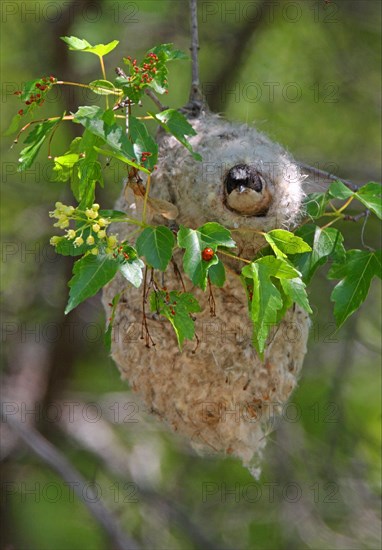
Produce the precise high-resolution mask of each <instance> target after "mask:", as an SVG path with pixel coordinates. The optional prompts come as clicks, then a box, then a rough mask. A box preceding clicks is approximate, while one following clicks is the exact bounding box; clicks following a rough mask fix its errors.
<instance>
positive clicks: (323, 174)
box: [298, 162, 359, 191]
mask: <svg viewBox="0 0 382 550" xmlns="http://www.w3.org/2000/svg"><path fill="white" fill-rule="evenodd" d="M298 164H299V166H300V167H301V168H303V169H304V170H307V171H308V172H310V173H311V174H315V175H317V176H321V177H323V178H327V179H330V180H332V181H340V182H341V183H343V184H344V185H346V187H348V188H349V189H351V190H352V191H358V189H359V187H358V186H357V185H355V183H353V182H352V181H349V180H344V179H342V178H339V177H338V176H336V175H334V174H331V173H330V172H326V171H325V170H320V169H319V168H315V167H314V166H309V164H305V163H303V162H299V163H298Z"/></svg>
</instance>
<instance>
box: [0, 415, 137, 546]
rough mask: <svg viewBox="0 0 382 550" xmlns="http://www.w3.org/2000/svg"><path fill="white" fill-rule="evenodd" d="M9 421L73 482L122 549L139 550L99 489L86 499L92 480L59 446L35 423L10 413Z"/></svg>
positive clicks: (66, 478)
mask: <svg viewBox="0 0 382 550" xmlns="http://www.w3.org/2000/svg"><path fill="white" fill-rule="evenodd" d="M6 420H7V423H8V424H9V425H10V427H11V428H12V430H13V431H14V432H15V433H16V434H17V435H18V436H19V437H20V439H22V440H23V441H24V443H25V444H26V445H27V446H28V447H29V448H30V449H31V450H32V451H33V452H34V453H35V454H36V455H37V456H38V457H40V458H41V460H43V462H45V463H46V464H48V465H49V466H50V467H51V468H52V469H53V470H54V471H56V472H57V473H58V474H59V475H60V476H61V477H62V478H63V479H64V480H65V481H66V482H67V483H70V484H71V486H72V487H73V489H74V491H75V492H76V493H77V496H78V498H79V499H80V500H82V502H83V503H84V504H85V506H87V507H88V509H89V511H90V512H91V513H92V515H93V516H94V517H95V519H96V520H97V521H98V522H99V523H100V524H101V525H102V527H103V528H104V529H105V531H106V532H107V533H108V534H109V535H110V537H111V539H112V541H113V543H114V544H115V545H116V547H117V548H118V550H139V548H140V546H139V545H138V544H137V542H136V541H135V540H133V539H132V538H130V537H129V536H128V535H126V534H125V533H123V531H122V530H121V529H120V527H119V526H118V524H117V522H116V520H115V518H114V516H113V515H112V514H111V512H110V511H109V510H108V509H107V508H106V507H105V505H104V504H103V503H102V502H101V501H100V500H99V496H98V495H97V494H96V493H95V492H94V494H92V496H91V498H86V499H85V498H84V492H83V489H84V487H85V486H86V494H87V495H89V491H90V492H92V491H91V488H90V487H89V484H88V482H87V481H86V479H85V478H84V477H83V476H82V475H81V474H80V473H79V472H77V470H76V469H75V468H74V467H73V466H72V465H71V464H70V462H69V461H68V460H67V458H66V457H65V456H63V455H62V454H61V453H60V452H59V451H58V449H56V447H54V446H53V445H52V444H51V443H50V442H49V441H47V440H46V439H45V438H44V437H43V436H42V435H41V434H40V433H39V432H38V431H37V430H35V429H34V428H32V427H31V426H24V425H23V424H22V423H21V422H19V421H18V420H15V419H14V418H12V417H11V416H8V417H7V419H6Z"/></svg>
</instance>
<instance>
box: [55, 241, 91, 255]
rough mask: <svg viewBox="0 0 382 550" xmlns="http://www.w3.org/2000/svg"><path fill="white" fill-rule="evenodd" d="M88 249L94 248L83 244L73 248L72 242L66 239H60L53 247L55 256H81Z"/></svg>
mask: <svg viewBox="0 0 382 550" xmlns="http://www.w3.org/2000/svg"><path fill="white" fill-rule="evenodd" d="M85 240H86V239H84V241H85ZM90 248H94V245H93V246H89V245H87V244H86V242H84V243H83V244H82V245H81V246H74V244H73V241H70V240H69V239H67V238H66V237H62V239H60V241H59V242H58V243H57V245H56V246H55V250H56V252H57V254H61V255H62V256H82V255H83V254H85V252H87V251H88V250H89V249H90Z"/></svg>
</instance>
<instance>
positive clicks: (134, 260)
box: [118, 244, 145, 288]
mask: <svg viewBox="0 0 382 550" xmlns="http://www.w3.org/2000/svg"><path fill="white" fill-rule="evenodd" d="M122 247H123V249H122V252H123V254H124V255H123V256H122V255H121V254H120V255H119V256H118V257H119V258H120V257H122V258H123V260H122V261H121V260H120V263H119V267H118V269H119V271H120V272H121V273H122V275H123V276H124V277H125V279H126V280H127V281H129V283H131V284H132V285H134V286H135V287H136V288H139V287H140V286H141V284H142V280H143V273H142V269H143V268H144V267H145V264H144V263H143V262H142V260H140V259H139V258H138V255H137V252H136V250H134V248H133V247H132V246H129V245H127V244H123V245H122Z"/></svg>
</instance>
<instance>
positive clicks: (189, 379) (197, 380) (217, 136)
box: [103, 111, 309, 468]
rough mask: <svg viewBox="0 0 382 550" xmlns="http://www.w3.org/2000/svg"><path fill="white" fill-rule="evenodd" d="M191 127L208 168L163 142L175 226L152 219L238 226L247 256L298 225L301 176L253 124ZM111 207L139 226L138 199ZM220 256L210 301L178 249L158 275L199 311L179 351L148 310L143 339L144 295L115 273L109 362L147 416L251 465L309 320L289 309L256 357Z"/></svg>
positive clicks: (199, 445)
mask: <svg viewBox="0 0 382 550" xmlns="http://www.w3.org/2000/svg"><path fill="white" fill-rule="evenodd" d="M190 122H191V123H192V125H193V127H194V129H195V130H196V132H197V135H196V136H194V137H192V138H191V139H190V143H191V145H192V147H193V149H194V151H196V152H198V153H200V154H201V156H202V158H203V161H202V162H198V161H196V160H195V159H194V158H193V156H192V155H191V154H190V153H189V151H188V150H187V149H186V148H184V147H183V146H182V145H181V144H180V143H179V142H178V141H177V140H176V139H175V138H174V137H172V136H170V135H167V134H166V135H163V134H161V135H160V137H159V144H160V149H159V162H158V169H157V170H156V171H155V173H154V175H153V177H152V180H151V192H150V197H153V198H155V199H157V200H158V201H159V203H160V204H162V201H163V204H168V203H171V205H172V206H170V208H169V211H170V212H168V213H167V214H166V212H164V211H162V215H164V216H165V217H167V218H174V217H175V218H176V219H175V220H172V221H166V219H165V218H164V217H163V216H162V215H160V214H158V212H155V211H154V210H153V211H152V212H151V221H150V223H152V224H155V223H158V224H160V225H163V224H166V223H168V224H169V225H170V227H171V228H173V229H174V230H176V227H177V224H178V225H180V224H182V225H185V226H188V227H192V228H196V227H199V226H200V225H202V224H204V223H206V222H208V221H216V222H219V223H220V224H222V225H224V226H226V227H227V228H229V229H231V230H233V231H232V237H233V238H234V240H235V241H236V243H237V249H236V250H235V253H236V254H237V255H238V256H241V257H242V258H246V259H249V260H252V259H253V258H254V256H255V254H256V252H257V251H258V250H259V249H260V248H261V247H262V246H264V239H263V238H262V237H261V236H260V235H259V234H258V233H256V231H259V230H260V231H269V230H271V229H275V228H291V227H293V226H294V225H295V224H296V222H297V220H298V218H299V216H300V210H301V201H302V198H303V191H302V181H303V180H304V176H302V175H301V173H300V170H299V168H298V166H297V164H296V163H295V162H294V161H293V160H292V159H291V157H290V156H289V155H288V153H287V152H286V151H285V150H283V149H282V148H281V147H280V146H279V145H278V144H276V143H274V142H272V141H270V140H269V139H268V138H267V137H266V136H264V135H263V134H261V133H260V132H258V131H257V130H256V129H255V128H253V127H250V126H247V125H244V124H235V123H230V122H227V121H225V120H223V119H222V118H220V117H218V116H216V115H213V114H210V113H208V112H204V111H202V112H200V113H199V116H197V117H196V118H194V119H191V120H190ZM165 201H166V202H165ZM116 208H117V209H118V210H123V211H125V212H127V213H128V215H129V216H130V217H137V218H138V219H139V218H140V216H139V213H140V208H141V205H140V201H139V200H137V197H136V196H134V194H133V193H129V192H126V190H125V191H124V192H123V193H122V195H121V197H120V199H119V200H118V202H117V205H116ZM164 210H165V209H164ZM116 225H118V227H117V228H115V229H117V231H118V233H119V238H120V240H123V239H129V240H130V242H132V243H133V242H134V235H132V236H131V237H130V234H133V233H134V231H135V230H136V227H134V226H128V227H126V224H116ZM221 260H222V261H223V262H224V264H225V266H226V272H227V280H226V283H225V285H224V287H223V288H213V291H212V293H211V292H208V291H207V292H203V291H202V290H201V289H199V288H195V287H193V285H192V283H190V281H189V280H188V279H187V277H186V276H184V275H183V273H182V252H181V251H180V250H177V251H176V252H175V254H174V257H173V261H172V263H170V265H169V267H168V269H167V271H166V272H165V273H164V274H163V275H162V274H161V273H159V272H158V274H157V276H158V278H159V279H160V284H161V285H162V287H165V288H166V289H167V290H168V292H170V291H171V290H182V285H183V284H184V285H185V287H186V290H187V291H188V292H192V293H193V294H194V295H195V297H196V298H197V299H198V301H199V303H200V305H201V308H202V311H201V313H198V314H197V317H196V323H195V330H196V334H197V339H196V341H192V342H191V341H185V343H184V346H183V349H182V351H180V350H179V347H178V343H177V339H176V336H175V333H174V331H173V328H172V327H171V325H170V323H169V322H168V321H167V320H166V319H165V318H164V317H160V316H158V315H157V314H156V313H150V312H147V311H146V323H147V327H146V329H145V332H144V334H143V336H144V338H143V339H142V317H143V311H142V310H143V303H142V289H136V288H133V287H132V286H126V281H125V280H124V279H123V278H122V277H121V276H119V275H118V276H117V277H116V278H115V279H114V280H113V281H112V282H111V283H110V284H109V285H108V286H107V287H106V288H105V290H104V296H103V300H104V305H105V309H106V310H107V314H108V316H109V315H110V306H109V305H108V304H109V303H110V302H111V300H112V299H113V297H114V296H115V295H116V294H117V293H121V292H122V294H121V298H120V302H119V304H118V307H117V309H116V314H115V319H114V323H113V335H112V357H113V359H114V361H115V362H116V364H117V365H118V368H119V369H120V371H121V374H122V377H123V378H124V379H126V380H128V382H129V384H130V386H131V388H132V389H133V390H134V391H135V392H137V393H138V394H139V395H140V396H141V398H142V400H143V402H144V403H145V405H146V407H147V409H148V410H149V411H150V412H151V413H152V414H153V415H155V416H156V417H158V418H159V419H160V420H162V421H164V422H166V423H167V424H168V425H169V426H170V427H171V428H172V429H173V430H174V431H176V432H178V433H179V434H182V435H183V436H185V437H186V438H187V439H188V440H190V441H191V443H192V445H193V446H194V447H195V448H196V449H197V450H198V451H200V452H201V453H203V454H205V453H225V454H228V455H233V456H237V457H239V458H240V459H241V460H242V461H243V463H244V464H245V465H246V466H248V467H250V468H254V467H255V465H256V464H257V462H258V459H259V457H260V456H261V451H262V449H263V448H264V445H265V437H264V434H265V433H266V432H267V430H268V429H269V423H270V422H272V419H273V418H274V417H275V415H277V414H280V412H281V411H282V407H283V405H284V404H285V403H286V402H287V400H288V398H289V397H290V395H291V393H292V391H293V389H294V388H295V386H296V383H297V379H298V376H299V373H300V370H301V367H302V363H303V359H304V355H305V353H306V342H307V337H308V328H309V320H308V316H307V314H306V312H304V311H303V310H301V309H300V308H299V307H298V306H297V305H294V306H293V307H292V308H291V309H289V310H288V311H287V312H286V315H285V317H284V319H283V320H282V321H281V322H280V324H279V325H278V326H277V327H274V329H273V330H272V331H271V333H270V336H269V339H268V343H267V347H266V350H265V354H264V360H263V361H261V360H260V359H259V357H258V355H257V353H256V351H255V349H254V348H253V345H252V343H251V340H252V330H253V327H252V325H251V322H250V320H249V316H248V305H247V297H246V293H245V290H244V288H243V285H242V282H241V280H240V277H239V276H238V275H239V273H240V270H241V268H242V267H243V265H242V263H241V262H238V261H237V260H233V259H230V258H228V261H227V257H225V256H222V257H221ZM162 276H163V279H162ZM147 309H148V308H147ZM148 334H149V337H148ZM153 344H155V345H153Z"/></svg>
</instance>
